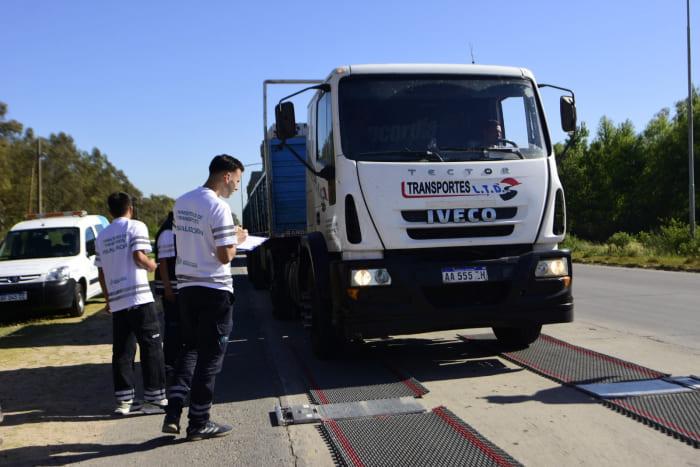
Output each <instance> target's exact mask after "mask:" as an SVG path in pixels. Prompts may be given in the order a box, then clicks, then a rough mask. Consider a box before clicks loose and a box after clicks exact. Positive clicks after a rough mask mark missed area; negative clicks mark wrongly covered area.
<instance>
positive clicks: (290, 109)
mask: <svg viewBox="0 0 700 467" xmlns="http://www.w3.org/2000/svg"><path fill="white" fill-rule="evenodd" d="M275 132H276V133H277V137H278V138H279V139H281V140H282V141H285V140H287V139H289V138H292V137H293V136H294V135H296V134H297V123H296V119H295V118H294V104H293V103H291V102H280V103H279V104H277V106H275Z"/></svg>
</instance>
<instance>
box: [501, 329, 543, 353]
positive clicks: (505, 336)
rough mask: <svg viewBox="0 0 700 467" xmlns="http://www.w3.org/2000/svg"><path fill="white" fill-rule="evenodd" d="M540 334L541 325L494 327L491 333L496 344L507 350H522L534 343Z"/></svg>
mask: <svg viewBox="0 0 700 467" xmlns="http://www.w3.org/2000/svg"><path fill="white" fill-rule="evenodd" d="M540 332H542V325H541V324H530V325H526V326H520V327H494V328H493V333H494V334H495V335H496V338H498V342H499V343H500V344H501V345H503V346H504V347H507V348H513V349H524V348H526V347H528V346H529V345H530V344H532V343H533V342H535V341H536V340H537V338H538V337H540Z"/></svg>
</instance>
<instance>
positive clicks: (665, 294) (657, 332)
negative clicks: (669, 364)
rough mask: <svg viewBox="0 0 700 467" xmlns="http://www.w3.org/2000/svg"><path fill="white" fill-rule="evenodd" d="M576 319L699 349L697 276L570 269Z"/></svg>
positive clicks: (604, 268)
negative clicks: (572, 278)
mask: <svg viewBox="0 0 700 467" xmlns="http://www.w3.org/2000/svg"><path fill="white" fill-rule="evenodd" d="M574 303H575V319H576V320H577V321H578V320H585V321H590V322H595V323H599V324H603V325H606V326H612V327H615V328H620V329H627V330H630V331H632V332H635V333H642V334H644V335H648V336H653V337H654V338H656V339H660V340H664V341H667V342H672V343H675V344H678V345H683V346H687V347H690V348H694V349H700V274H698V273H690V272H688V273H686V272H670V271H656V270H646V269H630V268H619V267H608V266H590V265H583V264H575V265H574Z"/></svg>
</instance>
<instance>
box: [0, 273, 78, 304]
mask: <svg viewBox="0 0 700 467" xmlns="http://www.w3.org/2000/svg"><path fill="white" fill-rule="evenodd" d="M74 292H75V280H74V279H64V280H60V281H47V282H26V283H17V284H2V285H0V296H3V295H8V294H22V293H26V294H27V299H26V300H19V301H11V302H6V301H0V310H37V311H50V310H63V309H65V308H69V307H70V306H71V305H72V304H73V294H74Z"/></svg>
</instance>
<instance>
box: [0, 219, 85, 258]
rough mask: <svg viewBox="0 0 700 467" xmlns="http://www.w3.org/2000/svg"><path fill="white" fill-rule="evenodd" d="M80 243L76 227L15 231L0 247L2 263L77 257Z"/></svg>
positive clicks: (9, 233) (10, 233) (11, 232)
mask: <svg viewBox="0 0 700 467" xmlns="http://www.w3.org/2000/svg"><path fill="white" fill-rule="evenodd" d="M93 238H94V236H93ZM79 241H80V232H79V230H78V229H77V228H75V227H60V228H43V229H29V230H13V231H10V232H8V234H7V237H6V238H5V242H4V243H3V245H2V247H0V261H4V260H13V259H31V258H56V257H60V256H75V255H77V254H78V253H79V252H80V244H79Z"/></svg>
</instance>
